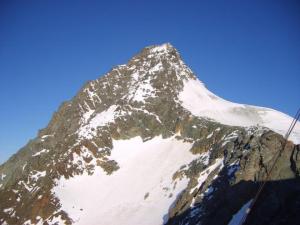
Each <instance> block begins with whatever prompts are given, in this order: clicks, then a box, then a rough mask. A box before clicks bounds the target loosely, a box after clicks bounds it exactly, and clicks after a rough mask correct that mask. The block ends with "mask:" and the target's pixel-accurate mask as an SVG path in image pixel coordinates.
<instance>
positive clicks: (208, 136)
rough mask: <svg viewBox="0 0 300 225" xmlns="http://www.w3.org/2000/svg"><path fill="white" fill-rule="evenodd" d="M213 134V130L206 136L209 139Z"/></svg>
mask: <svg viewBox="0 0 300 225" xmlns="http://www.w3.org/2000/svg"><path fill="white" fill-rule="evenodd" d="M213 134H214V132H211V133H210V134H209V135H207V137H206V138H207V139H208V138H211V137H212V136H213Z"/></svg>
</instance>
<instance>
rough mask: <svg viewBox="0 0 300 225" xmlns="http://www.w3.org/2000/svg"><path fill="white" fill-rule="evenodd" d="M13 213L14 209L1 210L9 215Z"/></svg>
mask: <svg viewBox="0 0 300 225" xmlns="http://www.w3.org/2000/svg"><path fill="white" fill-rule="evenodd" d="M13 211H14V208H7V209H3V212H4V213H7V214H11V213H12V212H13Z"/></svg>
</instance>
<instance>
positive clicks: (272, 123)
mask: <svg viewBox="0 0 300 225" xmlns="http://www.w3.org/2000/svg"><path fill="white" fill-rule="evenodd" d="M178 97H179V100H180V101H181V104H182V106H183V107H184V108H186V109H187V110H189V111H190V112H191V113H192V114H194V115H195V116H199V117H207V118H210V119H213V120H216V121H217V122H220V123H223V124H226V125H231V126H255V125H260V126H264V127H268V128H269V129H271V130H274V131H275V132H277V133H279V134H282V135H285V133H286V132H287V130H288V128H289V126H290V124H291V122H292V120H293V118H291V117H290V116H288V115H286V114H284V113H281V112H278V111H276V110H273V109H269V108H263V107H256V106H250V105H243V104H237V103H233V102H229V101H226V100H224V99H222V98H220V97H218V96H216V95H215V94H213V93H212V92H210V91H209V90H208V89H206V87H205V86H204V84H203V83H201V82H200V81H199V80H194V79H189V80H186V81H184V87H183V90H182V92H180V93H179V96H178ZM290 140H292V141H293V142H294V143H296V144H299V143H300V123H299V122H298V123H297V125H296V126H295V129H294V131H293V133H292V134H291V136H290Z"/></svg>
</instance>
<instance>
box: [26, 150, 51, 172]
mask: <svg viewBox="0 0 300 225" xmlns="http://www.w3.org/2000/svg"><path fill="white" fill-rule="evenodd" d="M47 152H49V150H48V149H43V150H41V151H39V152H37V153H35V154H33V155H32V156H33V157H35V156H39V155H41V154H42V153H47ZM24 167H25V165H24ZM24 167H23V170H24Z"/></svg>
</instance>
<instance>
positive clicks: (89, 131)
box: [78, 105, 118, 139]
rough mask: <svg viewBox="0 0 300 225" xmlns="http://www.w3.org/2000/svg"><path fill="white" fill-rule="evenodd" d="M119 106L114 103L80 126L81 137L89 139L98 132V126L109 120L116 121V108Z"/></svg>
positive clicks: (79, 133)
mask: <svg viewBox="0 0 300 225" xmlns="http://www.w3.org/2000/svg"><path fill="white" fill-rule="evenodd" d="M117 107H118V106H117V105H112V106H110V107H109V108H108V109H107V110H104V111H103V112H101V113H98V114H97V115H95V117H93V118H92V119H90V121H89V122H88V123H87V124H86V125H84V126H82V127H80V128H79V131H78V135H79V137H81V138H87V139H91V138H93V137H94V136H95V135H96V133H97V131H96V128H97V127H101V126H104V125H106V124H108V123H109V122H113V121H114V118H115V110H116V109H117Z"/></svg>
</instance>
